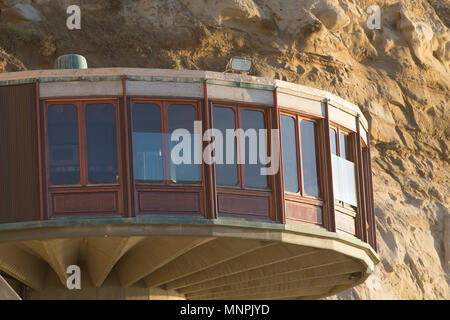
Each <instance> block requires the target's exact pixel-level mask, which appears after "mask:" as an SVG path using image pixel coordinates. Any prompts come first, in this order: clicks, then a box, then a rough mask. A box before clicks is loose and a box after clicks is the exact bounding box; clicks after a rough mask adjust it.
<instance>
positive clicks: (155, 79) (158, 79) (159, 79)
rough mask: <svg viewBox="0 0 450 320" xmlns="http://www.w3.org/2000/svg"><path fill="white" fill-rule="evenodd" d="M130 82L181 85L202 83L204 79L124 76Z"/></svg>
mask: <svg viewBox="0 0 450 320" xmlns="http://www.w3.org/2000/svg"><path fill="white" fill-rule="evenodd" d="M124 78H125V80H130V81H150V82H179V83H202V82H203V81H205V79H204V78H176V77H153V76H152V77H146V76H124Z"/></svg>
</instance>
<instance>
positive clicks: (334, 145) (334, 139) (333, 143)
mask: <svg viewBox="0 0 450 320" xmlns="http://www.w3.org/2000/svg"><path fill="white" fill-rule="evenodd" d="M330 145H331V154H334V155H337V135H336V130H334V129H333V128H330Z"/></svg>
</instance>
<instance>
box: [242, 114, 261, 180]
mask: <svg viewBox="0 0 450 320" xmlns="http://www.w3.org/2000/svg"><path fill="white" fill-rule="evenodd" d="M241 118H242V129H243V130H244V131H247V130H251V131H250V132H249V131H247V132H249V134H248V135H246V136H245V141H243V143H244V144H245V149H244V150H245V165H244V177H245V185H246V186H247V187H256V188H266V187H267V176H265V175H261V168H263V167H265V165H261V164H260V163H259V155H258V152H259V130H260V129H264V114H263V113H262V112H260V111H251V110H243V111H242V114H241ZM264 146H267V141H265V143H264ZM250 152H251V154H250ZM262 152H263V153H264V154H267V148H266V147H265V148H264V150H262ZM255 159H256V163H255Z"/></svg>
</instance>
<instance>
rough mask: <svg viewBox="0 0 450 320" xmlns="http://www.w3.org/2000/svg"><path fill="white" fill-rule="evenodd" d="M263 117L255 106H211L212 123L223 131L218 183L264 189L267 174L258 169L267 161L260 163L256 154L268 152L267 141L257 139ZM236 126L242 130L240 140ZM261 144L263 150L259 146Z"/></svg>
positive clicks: (216, 169) (216, 165) (263, 124)
mask: <svg viewBox="0 0 450 320" xmlns="http://www.w3.org/2000/svg"><path fill="white" fill-rule="evenodd" d="M265 119H266V117H265V113H264V112H263V111H260V110H257V109H256V108H247V107H232V106H226V107H225V106H214V107H213V126H214V128H215V129H218V130H219V131H220V132H221V133H222V137H223V149H224V150H223V157H222V156H219V157H217V156H216V162H215V171H216V183H217V184H218V185H221V186H240V187H242V188H256V189H267V187H268V182H267V176H266V175H262V174H261V169H262V168H263V167H265V166H266V165H263V164H261V162H260V157H259V155H260V154H264V153H265V154H267V150H266V149H267V147H266V146H267V141H265V142H264V143H259V142H260V141H259V138H260V135H259V133H260V130H261V129H266V125H265ZM236 129H238V130H240V131H241V133H242V136H241V139H239V141H238V139H237V130H236ZM227 130H229V132H228V134H227ZM230 133H232V134H230ZM266 138H267V139H268V137H266ZM230 139H232V141H229V140H230ZM227 146H229V147H230V148H228V147H227ZM261 146H262V147H263V148H264V150H259V148H260V147H261ZM231 152H232V153H233V154H231ZM238 155H239V156H238ZM222 160H223V163H221V162H222Z"/></svg>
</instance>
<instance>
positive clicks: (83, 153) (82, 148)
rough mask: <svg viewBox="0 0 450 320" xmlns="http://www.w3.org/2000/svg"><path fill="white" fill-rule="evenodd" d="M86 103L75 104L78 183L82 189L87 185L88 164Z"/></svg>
mask: <svg viewBox="0 0 450 320" xmlns="http://www.w3.org/2000/svg"><path fill="white" fill-rule="evenodd" d="M85 109H86V102H78V103H77V111H78V135H79V142H78V145H79V156H80V182H81V185H82V186H83V187H85V186H86V185H87V184H88V177H87V175H88V167H87V165H88V163H87V143H86V112H85Z"/></svg>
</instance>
